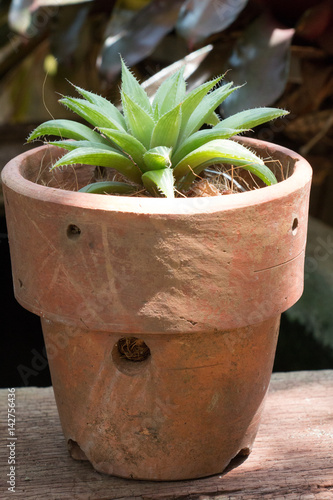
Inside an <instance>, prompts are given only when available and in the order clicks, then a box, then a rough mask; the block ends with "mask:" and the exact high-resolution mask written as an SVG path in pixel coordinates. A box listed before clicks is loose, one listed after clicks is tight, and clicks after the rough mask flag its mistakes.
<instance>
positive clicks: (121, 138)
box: [99, 128, 147, 171]
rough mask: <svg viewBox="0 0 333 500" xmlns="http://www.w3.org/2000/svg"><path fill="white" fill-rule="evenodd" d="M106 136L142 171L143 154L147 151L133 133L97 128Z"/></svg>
mask: <svg viewBox="0 0 333 500" xmlns="http://www.w3.org/2000/svg"><path fill="white" fill-rule="evenodd" d="M99 130H100V131H101V132H102V133H103V134H105V135H106V137H108V139H110V140H111V141H112V142H113V143H114V144H115V145H116V146H117V147H118V148H119V149H120V150H121V151H122V152H123V153H124V154H125V155H127V156H128V157H129V158H131V159H132V160H133V161H134V163H136V164H137V165H138V167H139V168H140V169H141V170H142V171H143V168H144V161H143V155H144V154H145V152H146V151H147V149H146V148H145V147H144V145H143V144H142V143H141V142H140V141H139V140H138V139H136V138H135V137H134V136H133V135H131V134H128V133H127V132H122V131H121V130H113V129H109V128H100V129H99Z"/></svg>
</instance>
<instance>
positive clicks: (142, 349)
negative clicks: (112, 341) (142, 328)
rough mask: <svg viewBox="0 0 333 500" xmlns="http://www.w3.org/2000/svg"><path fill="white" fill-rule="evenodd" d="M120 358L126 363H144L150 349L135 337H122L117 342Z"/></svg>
mask: <svg viewBox="0 0 333 500" xmlns="http://www.w3.org/2000/svg"><path fill="white" fill-rule="evenodd" d="M117 345H118V352H119V355H120V357H121V358H123V359H127V360H128V361H134V362H139V361H144V360H145V359H147V358H148V357H149V356H150V349H149V347H148V346H147V344H145V343H144V341H143V340H141V339H138V338H136V337H122V338H121V339H119V340H118V342H117Z"/></svg>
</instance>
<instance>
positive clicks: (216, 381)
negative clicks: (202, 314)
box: [42, 317, 280, 481]
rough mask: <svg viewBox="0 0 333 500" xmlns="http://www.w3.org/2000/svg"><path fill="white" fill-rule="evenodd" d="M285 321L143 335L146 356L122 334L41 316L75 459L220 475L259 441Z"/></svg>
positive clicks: (155, 471) (133, 471)
mask: <svg viewBox="0 0 333 500" xmlns="http://www.w3.org/2000/svg"><path fill="white" fill-rule="evenodd" d="M279 319H280V318H279V317H275V318H271V319H269V320H266V321H263V322H262V323H259V324H256V325H252V326H247V327H244V328H237V329H234V330H228V331H215V332H203V333H191V334H166V333H163V334H162V333H161V334H159V333H156V334H144V335H143V334H142V335H141V334H140V338H139V340H140V341H143V342H142V343H144V344H145V345H146V347H148V348H149V351H150V354H149V356H148V357H146V358H145V359H142V361H131V360H129V359H127V358H126V357H124V356H123V355H122V349H119V345H120V344H121V345H123V343H124V341H123V340H122V339H124V336H123V335H119V334H116V333H110V332H100V331H93V332H91V331H90V332H89V331H87V330H86V329H84V328H77V327H74V326H69V325H64V324H63V323H55V322H52V321H49V320H46V319H44V320H42V326H43V332H44V336H45V342H46V347H47V352H48V357H49V364H50V370H51V376H52V382H53V388H54V392H55V397H56V401H57V406H58V411H59V415H60V420H61V423H62V427H63V431H64V435H65V438H66V441H67V442H68V443H69V449H70V453H71V455H72V457H73V458H76V459H79V460H84V459H88V460H89V461H90V462H91V464H92V465H93V467H94V468H95V469H96V470H98V471H99V472H103V473H106V474H112V475H115V476H119V477H124V478H133V479H144V480H158V481H162V480H163V481H165V480H181V479H194V478H199V477H204V476H210V475H213V474H217V473H221V472H222V471H223V470H224V469H225V468H226V467H227V466H228V464H229V463H230V461H231V460H232V459H233V458H234V457H235V456H236V455H238V454H239V453H247V454H248V453H249V452H250V450H251V448H252V443H253V441H254V439H255V436H256V433H257V430H258V426H259V421H260V416H261V412H262V408H263V404H264V399H265V395H266V392H267V388H268V385H269V380H270V375H271V370H272V365H273V359H274V353H275V347H276V340H277V335H278V328H279ZM133 337H134V336H133V335H132V334H131V337H129V338H130V339H133ZM139 345H142V344H140V343H139Z"/></svg>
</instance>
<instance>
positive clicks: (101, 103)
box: [72, 84, 126, 129]
mask: <svg viewBox="0 0 333 500" xmlns="http://www.w3.org/2000/svg"><path fill="white" fill-rule="evenodd" d="M72 85H73V87H74V88H75V90H76V91H77V92H78V93H79V94H81V95H82V97H84V98H85V99H86V100H87V101H89V102H91V103H92V104H95V105H96V106H98V107H99V108H101V109H102V110H103V111H104V113H106V114H107V115H108V116H109V117H110V118H111V119H112V120H115V121H116V122H118V123H120V124H121V125H122V127H123V128H124V129H126V123H125V119H124V117H123V115H122V114H121V112H120V111H119V109H118V108H116V106H114V105H113V104H112V103H111V102H110V101H109V100H108V99H105V97H102V96H101V95H98V94H95V93H94V92H88V90H85V89H82V88H81V87H78V86H77V85H74V84H72Z"/></svg>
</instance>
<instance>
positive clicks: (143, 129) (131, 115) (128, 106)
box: [121, 92, 155, 149]
mask: <svg viewBox="0 0 333 500" xmlns="http://www.w3.org/2000/svg"><path fill="white" fill-rule="evenodd" d="M121 95H122V103H123V110H124V115H125V120H126V123H127V125H128V128H129V130H130V131H131V132H132V134H133V135H134V137H136V138H137V139H138V140H139V141H140V142H141V143H142V144H143V145H144V146H145V147H146V148H147V149H149V147H150V140H151V135H152V132H153V129H154V126H155V122H154V119H153V118H152V117H151V115H150V114H149V113H147V111H145V110H144V109H143V108H142V107H141V106H140V105H139V104H137V103H136V102H135V101H133V100H132V99H131V98H130V97H129V96H128V95H127V94H126V93H125V92H122V93H121Z"/></svg>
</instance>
